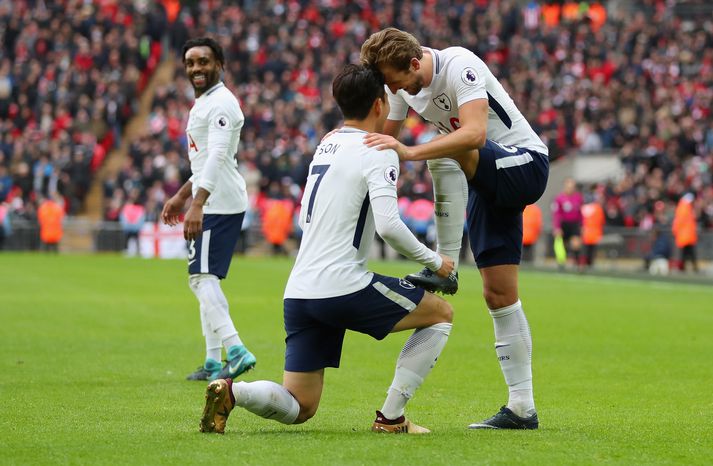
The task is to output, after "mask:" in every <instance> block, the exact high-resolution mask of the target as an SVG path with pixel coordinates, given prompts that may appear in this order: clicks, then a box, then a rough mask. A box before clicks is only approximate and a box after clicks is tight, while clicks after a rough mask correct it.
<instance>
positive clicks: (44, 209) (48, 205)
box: [37, 200, 64, 244]
mask: <svg viewBox="0 0 713 466" xmlns="http://www.w3.org/2000/svg"><path fill="white" fill-rule="evenodd" d="M37 220H38V221H39V223H40V240H42V242H43V243H47V244H55V243H59V242H60V240H61V239H62V232H63V230H62V220H64V210H63V209H62V207H61V206H60V205H59V204H57V203H56V202H54V201H52V200H46V201H44V202H43V203H42V205H40V207H39V209H37Z"/></svg>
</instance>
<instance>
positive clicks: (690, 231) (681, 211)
mask: <svg viewBox="0 0 713 466" xmlns="http://www.w3.org/2000/svg"><path fill="white" fill-rule="evenodd" d="M671 231H672V232H673V236H674V239H675V241H676V246H677V247H679V248H682V247H684V246H692V245H695V244H696V243H697V242H698V232H697V231H696V214H695V212H693V204H692V203H691V201H689V200H687V199H681V200H680V201H678V205H677V206H676V211H675V212H674V214H673V225H672V226H671Z"/></svg>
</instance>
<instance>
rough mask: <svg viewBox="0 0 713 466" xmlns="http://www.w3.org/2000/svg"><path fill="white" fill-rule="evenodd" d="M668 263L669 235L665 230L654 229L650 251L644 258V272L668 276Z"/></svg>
mask: <svg viewBox="0 0 713 466" xmlns="http://www.w3.org/2000/svg"><path fill="white" fill-rule="evenodd" d="M670 261H671V235H670V234H669V232H668V231H667V229H665V228H656V229H655V230H654V237H653V245H652V246H651V251H650V252H649V253H648V254H647V255H646V257H645V258H644V270H648V271H649V273H650V274H651V275H668V272H669V262H670Z"/></svg>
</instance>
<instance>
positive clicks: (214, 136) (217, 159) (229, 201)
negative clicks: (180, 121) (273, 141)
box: [186, 82, 248, 214]
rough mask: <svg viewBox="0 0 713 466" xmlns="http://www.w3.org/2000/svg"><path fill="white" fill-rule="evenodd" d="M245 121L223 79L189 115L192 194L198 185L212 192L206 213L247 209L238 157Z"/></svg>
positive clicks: (196, 103)
mask: <svg viewBox="0 0 713 466" xmlns="http://www.w3.org/2000/svg"><path fill="white" fill-rule="evenodd" d="M244 122H245V117H244V116H243V112H242V110H240V104H239V103H238V99H236V98H235V96H234V95H233V93H232V92H230V91H229V90H228V88H227V87H225V85H224V84H223V83H222V82H219V83H218V84H216V85H215V86H213V87H212V88H210V89H209V90H207V91H206V92H205V93H203V94H202V95H201V96H200V97H198V98H197V99H196V101H195V103H194V104H193V108H191V111H190V113H189V114H188V125H187V126H186V137H187V142H188V158H189V160H190V162H191V172H192V173H193V176H191V182H192V183H193V196H195V195H196V193H197V192H198V188H204V189H205V190H207V191H208V192H210V196H209V197H208V200H207V201H206V203H205V205H204V206H203V213H204V214H237V213H240V212H244V211H245V210H246V209H247V206H248V194H247V191H246V189H245V180H244V179H243V177H242V176H241V175H240V173H239V172H238V161H237V160H236V159H235V154H236V153H237V151H238V142H239V141H240V130H241V129H242V127H243V123H244Z"/></svg>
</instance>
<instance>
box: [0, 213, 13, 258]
mask: <svg viewBox="0 0 713 466" xmlns="http://www.w3.org/2000/svg"><path fill="white" fill-rule="evenodd" d="M11 233H12V226H11V225H10V209H9V208H8V206H7V204H6V203H5V202H0V251H2V250H3V248H4V247H5V238H7V237H8V236H10V234H11Z"/></svg>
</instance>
